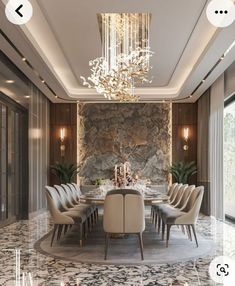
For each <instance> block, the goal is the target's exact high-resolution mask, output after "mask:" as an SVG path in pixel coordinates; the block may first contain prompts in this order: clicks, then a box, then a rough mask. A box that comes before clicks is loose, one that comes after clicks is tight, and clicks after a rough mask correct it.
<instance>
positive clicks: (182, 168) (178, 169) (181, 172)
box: [170, 161, 197, 184]
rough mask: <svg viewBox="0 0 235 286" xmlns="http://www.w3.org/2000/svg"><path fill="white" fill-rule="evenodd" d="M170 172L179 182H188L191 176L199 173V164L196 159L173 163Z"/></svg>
mask: <svg viewBox="0 0 235 286" xmlns="http://www.w3.org/2000/svg"><path fill="white" fill-rule="evenodd" d="M170 172H171V174H172V175H173V176H174V177H175V179H176V181H177V182H178V183H182V184H187V183H188V179H189V177H191V176H193V175H195V174H196V173H197V166H196V163H195V162H194V161H192V162H188V163H184V162H178V163H173V164H172V165H171V167H170Z"/></svg>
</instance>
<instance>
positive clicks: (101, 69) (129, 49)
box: [81, 13, 153, 102]
mask: <svg viewBox="0 0 235 286" xmlns="http://www.w3.org/2000/svg"><path fill="white" fill-rule="evenodd" d="M100 19H101V40H102V57H100V58H96V59H94V60H92V61H90V63H89V65H90V67H91V75H90V77H88V79H87V80H86V79H85V78H84V77H81V79H82V80H83V85H85V86H87V87H88V88H95V89H96V91H97V92H98V93H100V94H103V95H104V96H105V97H106V98H108V99H110V100H111V99H112V100H119V101H121V102H124V101H125V102H128V101H138V99H139V97H138V96H136V95H135V92H134V90H135V84H136V83H137V84H143V83H150V82H151V80H149V78H148V73H149V71H150V70H151V66H150V58H151V57H152V55H153V52H152V51H151V50H150V46H149V29H150V14H149V13H142V14H138V13H133V14H129V13H121V14H116V13H102V14H100Z"/></svg>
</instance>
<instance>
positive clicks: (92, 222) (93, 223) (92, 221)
mask: <svg viewBox="0 0 235 286" xmlns="http://www.w3.org/2000/svg"><path fill="white" fill-rule="evenodd" d="M94 225H95V222H94V213H92V214H91V228H93V227H94Z"/></svg>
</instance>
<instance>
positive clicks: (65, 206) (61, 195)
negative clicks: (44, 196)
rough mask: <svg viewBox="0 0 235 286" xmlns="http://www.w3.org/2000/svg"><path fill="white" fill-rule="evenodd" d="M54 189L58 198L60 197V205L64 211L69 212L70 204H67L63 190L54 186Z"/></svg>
mask: <svg viewBox="0 0 235 286" xmlns="http://www.w3.org/2000/svg"><path fill="white" fill-rule="evenodd" d="M54 188H55V189H56V190H57V192H58V194H59V196H60V200H61V205H62V207H63V209H64V210H69V208H70V207H72V206H71V204H70V203H69V200H68V195H67V194H66V192H65V190H64V189H63V187H61V186H59V185H54Z"/></svg>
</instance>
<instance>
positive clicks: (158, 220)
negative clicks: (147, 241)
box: [153, 183, 182, 232]
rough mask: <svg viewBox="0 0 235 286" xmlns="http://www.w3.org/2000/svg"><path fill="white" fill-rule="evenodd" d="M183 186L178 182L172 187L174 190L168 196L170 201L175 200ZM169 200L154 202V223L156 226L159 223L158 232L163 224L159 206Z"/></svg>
mask: <svg viewBox="0 0 235 286" xmlns="http://www.w3.org/2000/svg"><path fill="white" fill-rule="evenodd" d="M181 187H182V184H178V183H177V184H176V185H174V186H173V188H172V191H171V194H170V196H169V198H168V203H171V202H172V201H174V199H175V197H176V196H177V193H178V191H179V189H180V188H181ZM166 203H167V202H160V203H157V204H154V205H153V212H154V219H153V223H154V225H155V228H156V226H157V224H158V232H159V228H160V226H161V220H160V217H159V216H158V210H159V208H160V207H161V206H162V205H165V204H166Z"/></svg>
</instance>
